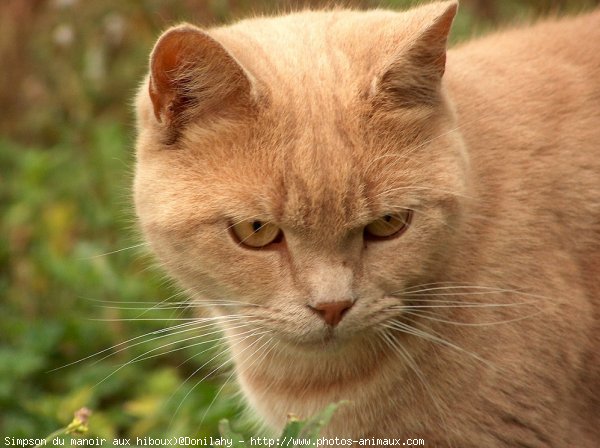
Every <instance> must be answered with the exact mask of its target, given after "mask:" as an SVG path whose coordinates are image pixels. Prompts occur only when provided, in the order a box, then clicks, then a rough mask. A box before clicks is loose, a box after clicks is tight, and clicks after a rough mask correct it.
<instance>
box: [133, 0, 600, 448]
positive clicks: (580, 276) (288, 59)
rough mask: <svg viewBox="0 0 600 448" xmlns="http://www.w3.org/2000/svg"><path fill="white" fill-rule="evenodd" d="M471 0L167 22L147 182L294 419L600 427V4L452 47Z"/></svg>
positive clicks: (152, 203)
mask: <svg viewBox="0 0 600 448" xmlns="http://www.w3.org/2000/svg"><path fill="white" fill-rule="evenodd" d="M456 11H457V2H456V1H446V2H441V3H431V4H426V5H422V6H419V7H416V8H414V9H411V10H409V11H406V12H392V11H385V10H372V11H366V12H365V11H363V12H361V11H352V10H345V9H333V10H329V11H304V12H298V13H293V14H289V15H284V16H280V17H272V18H269V17H265V18H261V17H259V18H253V19H249V20H244V21H241V22H239V23H235V24H233V25H229V26H224V27H218V28H212V29H208V30H201V29H198V28H196V27H194V26H192V25H187V24H184V25H179V26H176V27H173V28H170V29H169V30H167V31H166V32H165V33H164V34H163V35H162V36H161V37H160V39H159V40H158V42H157V43H156V46H155V47H154V50H153V51H152V54H151V57H150V72H149V75H148V77H147V78H146V80H145V82H144V84H143V86H142V88H141V90H140V92H139V94H138V97H137V117H138V139H137V164H136V174H135V205H136V211H137V215H138V217H139V222H140V225H141V228H142V230H143V233H144V235H145V238H146V239H147V241H148V243H149V245H150V246H151V248H152V250H153V251H154V252H155V253H156V255H157V256H158V259H159V260H160V261H161V262H162V264H163V265H164V267H165V268H166V269H167V271H168V272H169V273H170V274H171V275H172V276H173V277H174V278H176V279H177V280H178V281H179V282H180V284H181V285H182V286H183V287H185V288H186V290H187V291H189V294H190V301H191V302H192V303H198V304H205V305H207V306H210V310H211V314H212V315H213V316H214V317H215V319H216V320H217V321H218V323H219V325H220V327H221V328H222V330H223V331H224V333H225V337H226V340H227V342H228V346H229V350H230V352H231V356H232V358H233V361H234V365H235V369H236V377H237V380H238V382H239V384H240V386H241V389H242V390H243V392H244V395H245V397H246V399H247V401H248V403H249V404H250V406H251V407H252V408H253V409H254V410H255V411H256V412H257V413H258V415H259V416H260V417H261V418H262V419H263V421H264V422H265V423H266V424H267V425H269V426H270V427H272V428H275V429H280V428H281V427H282V426H283V425H284V424H285V421H286V415H287V414H288V413H289V412H293V413H295V414H298V415H302V416H310V415H312V414H314V413H315V412H317V411H319V410H320V409H322V408H323V407H324V406H326V405H327V404H329V403H332V402H337V401H340V400H349V403H348V404H346V405H345V406H342V407H340V409H339V411H338V412H337V413H336V414H335V416H334V418H333V420H332V422H331V424H330V425H329V426H328V427H327V428H326V429H325V432H324V435H325V436H339V437H348V438H352V439H354V440H357V438H360V437H389V438H402V439H406V438H411V437H420V438H423V439H424V440H425V442H426V444H427V446H435V447H450V446H452V447H509V446H510V447H514V446H522V447H525V446H527V447H565V446H577V447H580V448H584V447H590V448H591V447H597V446H600V359H599V352H600V344H599V342H600V11H598V10H596V11H592V12H591V13H588V14H582V15H579V16H575V17H568V18H563V19H552V20H546V21H542V22H540V23H537V24H535V25H532V26H529V27H525V28H523V29H511V30H506V31H503V32H499V33H496V34H492V35H489V36H487V37H485V38H482V39H479V40H475V41H473V42H470V43H467V44H464V45H460V46H458V47H457V48H454V49H451V50H448V51H447V49H446V46H447V38H448V33H449V31H450V28H451V24H452V22H453V19H454V16H455V14H456Z"/></svg>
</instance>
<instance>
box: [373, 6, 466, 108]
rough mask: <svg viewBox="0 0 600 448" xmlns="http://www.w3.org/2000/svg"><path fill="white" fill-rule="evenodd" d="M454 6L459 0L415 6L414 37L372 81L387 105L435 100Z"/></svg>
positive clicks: (424, 103)
mask: <svg viewBox="0 0 600 448" xmlns="http://www.w3.org/2000/svg"><path fill="white" fill-rule="evenodd" d="M457 9H458V2H457V1H456V0H452V1H446V2H442V3H433V4H430V5H426V6H423V7H421V8H418V9H416V10H415V16H414V18H413V20H414V23H415V28H416V29H417V32H416V33H415V35H414V37H413V39H411V41H410V42H409V43H408V45H407V46H406V47H404V48H403V49H402V50H400V52H399V54H397V55H395V56H394V57H393V58H392V60H391V62H390V63H388V64H387V66H386V67H385V68H384V69H383V70H382V71H381V73H380V75H379V76H376V78H375V80H374V81H373V85H372V88H373V89H374V93H375V95H376V98H378V99H379V100H381V101H379V102H380V103H383V105H385V106H387V108H390V109H393V108H397V107H401V108H410V107H418V106H434V105H436V104H438V102H439V100H440V87H441V80H442V76H443V75H444V71H445V69H446V47H447V43H448V35H449V33H450V29H451V27H452V22H453V20H454V17H455V16H456V11H457Z"/></svg>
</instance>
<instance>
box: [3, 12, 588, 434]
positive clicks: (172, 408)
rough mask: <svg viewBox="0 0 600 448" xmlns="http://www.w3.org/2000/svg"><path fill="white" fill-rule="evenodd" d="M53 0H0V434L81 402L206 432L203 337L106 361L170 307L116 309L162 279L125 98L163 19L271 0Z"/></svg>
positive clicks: (477, 22)
mask: <svg viewBox="0 0 600 448" xmlns="http://www.w3.org/2000/svg"><path fill="white" fill-rule="evenodd" d="M58 3H59V2H54V1H44V0H41V1H38V2H33V1H32V2H19V1H16V2H15V1H4V2H0V30H1V31H0V56H1V57H2V61H3V69H2V70H0V104H2V108H1V109H0V117H1V119H0V410H1V411H0V412H1V416H0V435H2V436H11V437H45V436H46V435H47V434H50V433H52V432H53V431H54V430H56V428H60V427H62V426H64V424H65V422H68V421H70V420H71V418H72V415H73V412H74V411H75V410H77V409H79V408H81V407H83V406H87V407H89V408H91V409H92V410H93V411H94V412H93V415H92V417H91V420H90V432H89V435H90V436H100V437H106V438H112V437H136V436H152V437H168V436H170V435H175V436H180V435H189V436H195V437H201V436H211V435H212V436H217V435H218V434H219V428H218V426H219V421H220V420H221V419H222V418H229V419H233V421H234V422H236V416H237V414H238V411H239V408H240V403H239V400H237V399H236V398H235V396H234V393H233V392H234V391H235V389H234V386H233V385H226V386H225V387H224V389H223V390H222V392H221V393H220V394H219V396H218V397H217V398H216V399H215V397H216V394H217V392H218V391H219V390H220V389H221V384H222V383H221V382H222V380H223V379H224V378H226V377H227V375H228V374H225V375H224V376H223V375H220V376H219V375H210V372H211V371H212V370H213V369H214V368H215V367H216V366H217V365H218V364H215V362H212V363H209V364H207V365H205V362H206V361H207V360H208V359H210V357H212V356H213V355H212V353H213V352H212V351H211V352H207V353H200V352H201V351H202V350H203V349H204V348H203V347H204V346H197V347H186V346H185V344H179V345H172V346H168V347H166V348H165V349H163V351H165V352H166V351H168V350H171V349H173V348H179V349H181V350H177V351H173V352H171V353H166V354H164V355H163V356H160V357H153V358H149V359H146V360H143V361H140V362H132V363H130V364H129V365H126V366H125V367H122V368H121V366H122V365H124V364H126V363H128V362H130V361H132V360H135V359H136V357H137V358H138V360H139V359H140V358H143V357H144V353H146V352H148V351H150V350H154V351H151V352H149V354H150V355H153V354H156V353H158V350H157V349H158V347H160V345H162V344H165V343H167V342H169V341H166V340H165V339H163V338H160V339H155V340H149V341H148V342H146V343H144V344H139V345H136V343H137V342H139V341H140V340H141V339H135V340H134V341H132V342H131V343H128V344H125V345H119V344H121V343H123V342H124V341H128V340H130V339H132V338H136V337H139V336H140V335H144V334H150V333H151V332H153V331H156V330H159V329H162V328H166V327H167V326H168V325H169V323H171V324H172V323H173V322H172V321H169V320H167V319H169V318H172V317H174V316H179V315H180V314H177V313H175V314H174V312H173V310H164V309H163V310H160V309H159V310H156V309H155V310H151V311H147V312H146V313H145V314H144V315H143V317H145V318H153V319H156V320H141V319H136V317H138V316H140V314H141V313H142V310H141V309H123V307H124V306H125V307H129V308H136V307H138V308H139V307H141V308H144V307H145V308H148V307H149V305H148V303H150V304H154V303H159V302H160V301H162V300H165V299H167V298H169V297H171V296H173V294H176V293H177V292H178V290H177V289H176V288H175V287H173V286H171V285H170V284H169V282H167V281H166V280H165V279H164V277H163V275H162V273H161V272H160V271H159V270H157V269H155V268H154V267H153V263H154V262H153V259H152V258H151V257H150V256H149V255H147V253H146V250H145V248H144V247H136V245H138V244H139V243H140V239H139V238H138V236H137V231H136V227H135V224H134V216H133V211H132V205H131V198H130V195H131V189H130V183H131V177H132V176H131V171H132V166H133V139H134V131H133V116H132V113H131V108H130V99H131V98H132V96H133V94H134V92H135V90H136V87H137V85H138V82H139V80H140V79H141V77H142V75H143V73H144V72H145V70H146V64H147V56H148V53H149V51H150V49H151V46H152V43H153V40H154V39H155V38H156V36H157V35H158V33H159V31H160V30H161V29H163V28H164V27H166V26H167V25H168V24H170V23H174V22H177V21H179V20H189V21H192V22H196V23H200V24H203V25H207V24H214V23H219V22H221V21H223V20H231V19H232V18H235V17H240V16H244V15H247V14H248V13H249V11H251V10H255V11H266V12H269V11H273V10H274V9H276V4H277V3H278V2H275V1H274V0H270V1H268V0H263V1H258V2H249V1H235V2H234V1H212V0H211V1H199V2H193V1H183V0H179V1H172V2H167V1H161V0H107V1H103V2H91V1H83V0H80V1H79V2H73V4H72V5H71V6H65V7H57V6H56V5H57V4H58ZM63 3H65V4H66V3H68V2H63ZM279 3H280V2H279ZM296 3H298V2H296ZM314 3H315V2H313V4H314ZM351 3H352V2H351ZM353 3H354V4H359V5H362V6H363V7H366V6H375V5H377V4H379V3H380V2H378V1H370V0H356V1H355V2H353ZM406 3H408V2H406V1H398V0H396V1H392V0H389V1H387V2H382V4H387V5H389V6H392V7H395V8H401V7H403V5H405V4H406ZM550 3H553V2H551V1H550V0H548V1H542V0H538V1H535V2H533V1H532V2H517V1H512V0H511V1H507V2H495V3H493V5H494V8H492V13H493V14H492V16H491V17H489V18H488V19H486V20H483V19H482V17H481V14H483V13H482V12H481V11H479V12H477V10H475V9H469V8H468V6H467V4H466V2H465V5H464V6H463V8H462V9H461V15H460V16H459V17H458V19H457V22H456V30H455V32H454V34H453V39H454V40H461V39H463V38H464V37H465V36H469V35H471V34H472V33H473V29H474V28H475V29H477V30H479V31H482V30H486V29H488V28H489V27H490V24H491V23H492V22H498V21H506V20H508V18H511V17H522V16H532V15H535V14H539V12H540V11H544V10H547V9H548V5H549V4H550ZM560 3H564V8H565V9H573V7H575V8H576V7H577V5H580V4H581V2H575V1H566V2H560ZM590 3H597V2H590ZM22 5H29V6H31V7H29V6H28V7H21V6H22ZM69 33H71V35H72V39H71V40H69V39H66V38H65V36H66V37H68V35H69ZM61 36H62V37H61ZM61 39H62V40H61ZM65 39H66V40H65ZM176 299H181V296H180V297H177V298H176ZM178 313H179V312H178ZM184 316H185V314H184ZM188 317H189V316H188ZM130 319H131V320H130ZM155 336H156V335H155ZM147 339H151V338H150V337H149V338H147ZM113 346H115V347H116V348H114V349H112V350H109V351H107V352H103V350H106V349H107V348H109V347H113ZM95 353H100V354H99V355H97V356H93V357H91V358H87V357H88V356H91V355H93V354H95ZM209 353H210V354H209ZM104 355H110V356H104ZM82 359H83V360H82ZM78 360H82V361H81V362H78V363H75V364H72V365H70V364H71V363H74V362H76V361H78ZM65 366H66V367H65ZM61 367H64V368H61ZM59 368H61V369H59ZM55 369H59V370H55ZM192 374H193V375H192ZM207 375H208V378H207V379H206V380H204V381H202V382H198V380H199V379H200V378H202V377H204V376H207ZM190 376H191V377H192V378H191V379H190V380H187V381H186V379H187V378H188V377H190ZM290 411H293V409H290ZM236 425H237V426H236ZM234 427H235V428H236V430H241V431H242V432H243V431H247V430H248V429H247V427H246V428H245V427H244V425H239V424H237V423H234ZM244 428H245V429H244Z"/></svg>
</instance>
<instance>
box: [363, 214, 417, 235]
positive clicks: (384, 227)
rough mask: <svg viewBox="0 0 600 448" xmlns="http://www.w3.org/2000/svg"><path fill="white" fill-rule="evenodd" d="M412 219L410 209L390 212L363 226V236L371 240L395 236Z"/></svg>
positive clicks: (400, 232) (403, 229)
mask: <svg viewBox="0 0 600 448" xmlns="http://www.w3.org/2000/svg"><path fill="white" fill-rule="evenodd" d="M411 219H412V210H408V209H407V210H403V211H401V212H398V213H390V214H387V215H384V216H382V217H381V218H379V219H376V220H375V221H373V222H372V223H370V224H369V225H367V226H366V227H365V231H364V236H365V238H366V239H371V240H386V239H390V238H396V237H398V236H400V235H402V233H404V231H405V230H406V229H407V228H408V226H409V224H410V221H411Z"/></svg>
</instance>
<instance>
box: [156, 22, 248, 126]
mask: <svg viewBox="0 0 600 448" xmlns="http://www.w3.org/2000/svg"><path fill="white" fill-rule="evenodd" d="M251 91H252V89H251V82H250V79H249V77H248V75H247V74H246V72H245V70H244V69H243V68H242V66H241V65H240V64H239V63H238V62H237V61H236V60H235V59H234V57H233V56H232V55H231V54H230V53H229V52H228V51H227V50H226V49H225V48H224V47H223V46H222V45H221V44H220V43H219V42H217V41H216V40H215V39H213V38H212V37H211V36H210V35H208V34H207V33H205V32H204V31H202V30H200V29H198V28H195V27H193V26H191V25H182V26H178V27H176V28H172V29H170V30H169V31H167V32H166V33H165V34H163V35H162V37H161V38H160V39H159V40H158V42H157V44H156V46H155V47H154V51H153V52H152V56H151V58H150V85H149V94H150V98H151V100H152V104H153V107H154V115H155V116H156V118H157V120H158V121H166V122H167V123H168V124H169V125H172V127H174V128H176V127H178V126H179V125H181V124H182V123H185V122H186V121H188V120H190V119H192V118H196V117H199V116H200V115H202V114H208V113H223V112H224V111H226V110H227V111H231V110H233V109H232V106H233V105H234V104H235V105H237V106H240V105H247V104H248V102H249V101H250V92H251Z"/></svg>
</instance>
